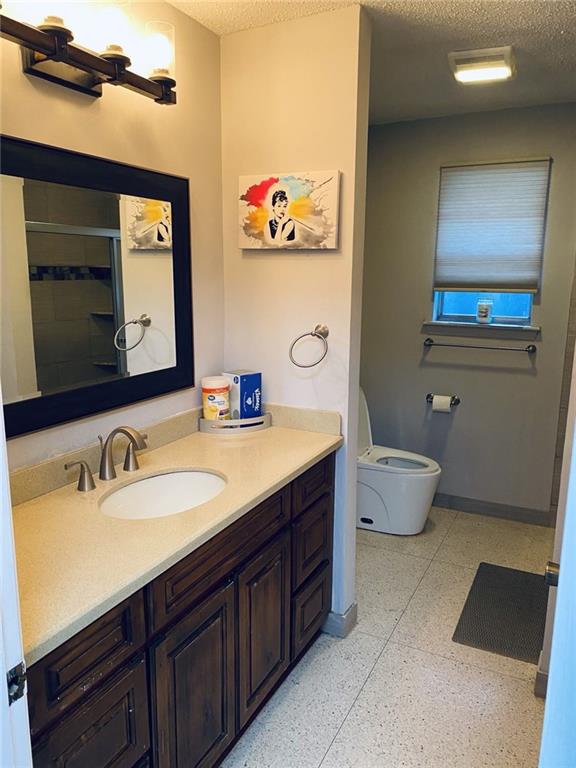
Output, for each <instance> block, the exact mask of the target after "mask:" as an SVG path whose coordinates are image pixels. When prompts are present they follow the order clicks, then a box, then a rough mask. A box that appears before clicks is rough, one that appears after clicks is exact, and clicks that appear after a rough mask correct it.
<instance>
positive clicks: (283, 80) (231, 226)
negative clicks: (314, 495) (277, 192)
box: [222, 6, 370, 613]
mask: <svg viewBox="0 0 576 768" xmlns="http://www.w3.org/2000/svg"><path fill="white" fill-rule="evenodd" d="M369 53H370V31H369V28H368V26H367V22H366V19H365V18H364V16H363V14H362V13H361V9H360V8H359V6H353V7H348V8H345V9H341V10H338V11H333V12H329V13H324V14H320V15H317V16H309V17H306V18H303V19H297V20H294V21H289V22H285V23H282V24H274V25H271V26H267V27H261V28H258V29H252V30H248V31H245V32H240V33H237V34H233V35H229V36H227V37H225V38H223V40H222V126H223V128H222V131H223V132H222V149H223V156H222V157H223V160H222V166H223V191H224V206H223V213H224V266H225V298H226V319H225V362H226V366H227V369H228V370H230V369H234V368H238V367H242V368H253V369H256V370H261V371H262V373H263V390H264V398H265V400H266V401H268V402H275V403H283V404H286V405H296V406H306V407H310V408H322V409H328V410H335V411H338V412H340V413H341V414H342V420H343V425H344V433H345V435H346V436H352V434H353V433H354V431H355V423H356V415H355V407H353V408H352V413H350V414H349V409H348V406H349V402H354V398H355V397H357V387H358V361H357V358H356V356H355V347H356V348H357V346H358V345H357V344H355V340H357V338H358V336H359V323H360V318H359V315H358V314H357V313H356V312H355V308H356V307H357V306H358V305H359V304H360V285H361V274H362V239H363V223H364V222H363V214H364V208H363V204H362V202H363V193H364V188H365V168H366V161H365V152H366V135H367V108H368V93H367V83H368V79H369ZM326 169H339V170H340V171H341V172H342V179H341V182H342V183H341V198H340V199H341V209H340V237H339V248H338V249H337V250H335V251H322V252H320V251H307V252H305V251H300V252H294V251H287V252H279V251H262V252H259V251H242V250H240V249H239V248H238V177H239V176H240V175H252V174H260V173H262V174H266V173H285V172H291V171H316V170H326ZM319 322H324V323H326V324H327V325H328V326H329V328H330V336H329V338H328V342H329V345H330V349H329V353H328V356H327V357H326V359H325V361H324V362H323V363H322V364H321V365H319V366H318V367H316V368H311V369H308V370H302V369H298V368H296V367H294V366H293V365H292V364H291V363H290V361H289V358H288V348H289V345H290V343H291V341H292V340H293V339H294V338H295V337H296V336H299V335H300V334H302V333H305V332H307V331H310V330H312V329H313V328H314V326H315V325H316V323H319ZM302 354H303V351H302ZM352 439H354V438H352ZM355 463H356V460H355V453H354V452H349V451H348V449H347V447H346V448H345V449H344V450H342V451H341V452H340V454H339V458H338V465H337V489H338V492H337V507H336V531H335V562H336V568H335V576H334V587H335V589H334V595H335V597H334V605H333V607H334V610H335V611H337V612H339V613H342V612H343V611H344V610H346V609H347V608H348V607H349V606H350V605H351V603H352V601H353V598H354V575H353V562H354V560H353V550H354V535H355V531H354V525H355V512H354V510H355V492H356V483H355V477H356V475H355V471H356V466H355Z"/></svg>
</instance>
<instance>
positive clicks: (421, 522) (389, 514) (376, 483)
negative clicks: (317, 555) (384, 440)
mask: <svg viewBox="0 0 576 768" xmlns="http://www.w3.org/2000/svg"><path fill="white" fill-rule="evenodd" d="M359 411H360V412H359V420H358V482H357V511H356V514H357V527H358V528H365V529H366V530H369V531H380V533H396V534H399V535H401V536H411V535H413V534H415V533H420V532H421V531H422V529H423V528H424V526H425V525H426V518H427V517H428V513H429V512H430V507H431V506H432V499H433V498H434V494H435V493H436V488H437V487H438V483H439V481H440V474H441V472H442V470H441V469H440V465H439V464H437V463H436V462H435V461H434V460H433V459H428V458H426V456H419V455H418V454H417V453H409V452H408V451H400V450H397V449H396V448H384V447H383V446H382V445H373V444H372V430H371V428H370V414H369V413H368V404H367V402H366V397H365V395H364V392H363V391H362V390H360V402H359Z"/></svg>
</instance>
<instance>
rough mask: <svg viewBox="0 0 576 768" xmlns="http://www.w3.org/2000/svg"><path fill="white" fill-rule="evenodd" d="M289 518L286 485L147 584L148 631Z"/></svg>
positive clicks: (205, 590)
mask: <svg viewBox="0 0 576 768" xmlns="http://www.w3.org/2000/svg"><path fill="white" fill-rule="evenodd" d="M289 520H290V486H286V487H285V488H283V489H282V490H281V491H278V493H275V494H274V495H273V496H271V497H270V498H269V499H266V501H263V502H262V503H261V504H259V505H258V506H257V507H255V509H253V510H252V511H251V512H248V513H247V514H245V515H244V516H243V517H241V518H240V520H238V521H237V522H236V523H234V524H233V525H231V526H230V527H229V528H226V529H225V530H224V531H222V533H220V534H218V535H217V536H215V537H214V538H213V539H211V540H210V541H208V542H207V543H206V544H204V545H203V546H202V547H200V548H199V549H197V550H196V551H195V552H192V553H191V554H190V555H188V557H186V558H184V560H182V561H181V562H180V563H177V564H176V565H175V566H173V567H172V568H170V570H168V571H166V573H164V574H162V576H159V577H158V578H157V579H155V580H154V581H153V582H152V583H151V584H150V585H149V587H148V590H149V591H148V601H149V607H150V620H151V626H152V630H153V631H154V632H156V631H157V630H159V629H162V628H163V627H165V626H166V625H167V624H168V623H169V622H170V621H172V620H173V619H175V618H177V617H178V616H179V615H180V614H182V613H183V612H184V611H185V610H186V609H187V608H189V607H190V606H191V605H192V604H193V603H195V602H196V601H197V600H198V599H199V598H201V597H203V596H204V595H206V594H207V593H208V592H209V591H210V589H211V588H212V587H214V586H215V585H216V584H217V583H218V582H219V581H220V580H222V579H223V578H225V577H226V576H227V575H228V574H229V572H230V571H231V570H233V569H234V568H236V567H237V566H239V565H240V564H241V563H243V562H244V561H245V560H247V559H248V558H249V557H250V556H251V555H252V554H254V552H256V551H257V550H258V549H259V548H260V547H261V546H262V545H263V544H265V543H266V541H268V540H269V539H271V538H272V537H273V536H274V535H275V534H276V533H277V532H278V531H280V530H281V529H282V528H283V527H284V526H285V525H287V524H288V522H289Z"/></svg>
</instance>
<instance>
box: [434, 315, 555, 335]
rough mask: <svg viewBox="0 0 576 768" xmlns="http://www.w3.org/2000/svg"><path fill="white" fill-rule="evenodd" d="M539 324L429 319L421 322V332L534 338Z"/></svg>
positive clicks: (539, 328)
mask: <svg viewBox="0 0 576 768" xmlns="http://www.w3.org/2000/svg"><path fill="white" fill-rule="evenodd" d="M541 330H542V329H541V327H540V326H539V325H509V324H507V323H486V324H483V325H481V324H480V323H477V324H476V323H456V322H451V321H447V320H429V321H426V322H424V323H422V331H423V332H431V331H432V332H434V333H438V334H443V335H445V336H476V337H478V338H481V339H482V338H488V337H490V338H503V339H527V338H528V339H536V338H537V337H538V336H539V335H540V332H541Z"/></svg>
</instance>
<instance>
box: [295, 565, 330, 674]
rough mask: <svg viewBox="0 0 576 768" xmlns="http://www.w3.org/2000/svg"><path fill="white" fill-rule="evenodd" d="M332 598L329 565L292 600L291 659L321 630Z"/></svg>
mask: <svg viewBox="0 0 576 768" xmlns="http://www.w3.org/2000/svg"><path fill="white" fill-rule="evenodd" d="M331 598H332V568H331V567H330V566H329V565H326V566H324V568H323V569H322V570H321V571H320V572H319V573H318V574H317V575H316V576H313V577H312V578H311V579H310V581H309V582H308V583H307V584H305V585H304V586H303V587H302V589H301V590H300V592H298V594H297V595H296V596H295V597H294V598H293V600H292V659H295V658H296V657H297V656H298V655H299V654H300V652H301V651H302V650H303V649H304V648H305V647H306V645H307V644H308V643H309V642H310V640H312V638H313V637H314V635H315V634H316V632H318V630H319V629H320V628H321V626H322V624H323V623H324V621H325V619H326V617H327V616H328V612H329V611H330V603H331Z"/></svg>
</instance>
